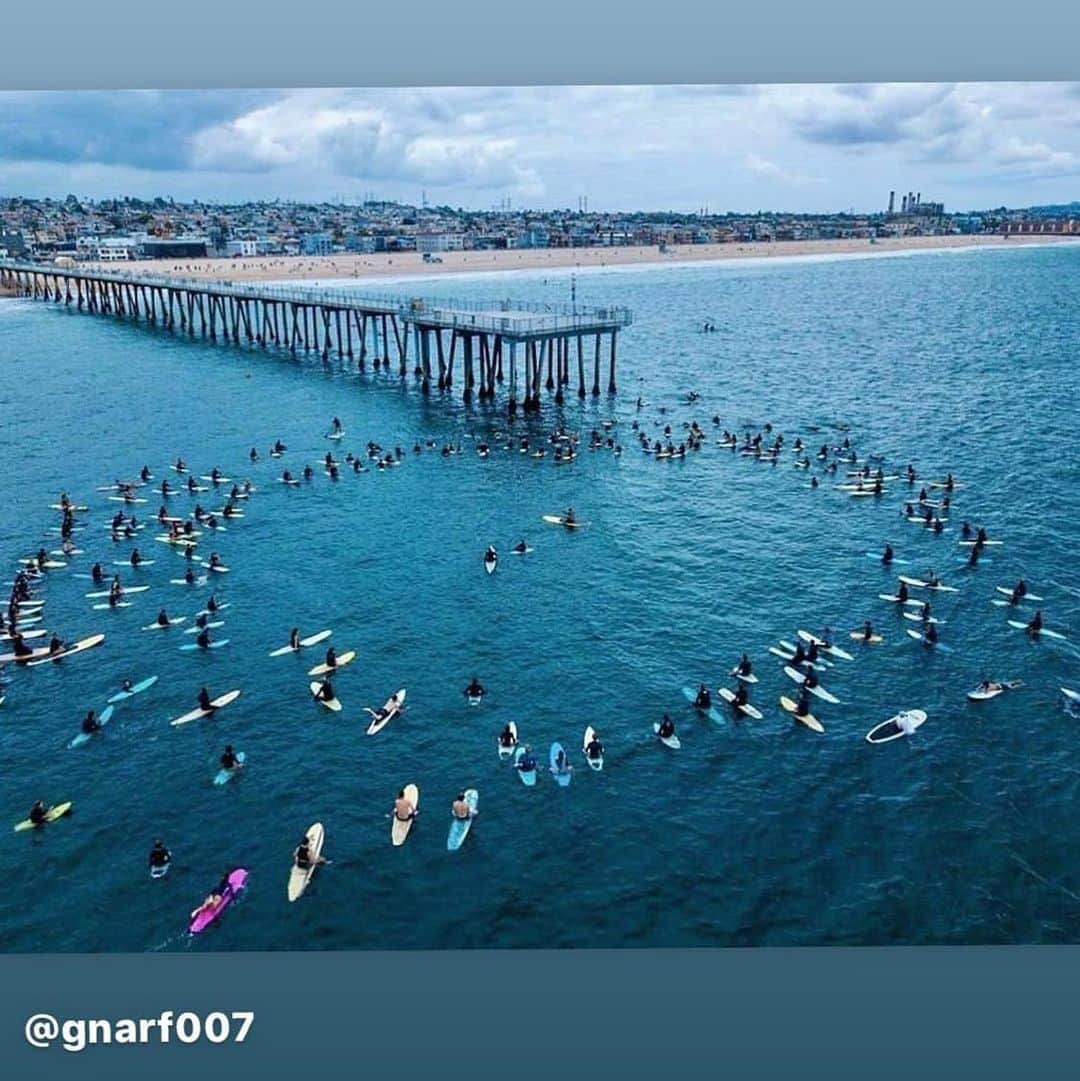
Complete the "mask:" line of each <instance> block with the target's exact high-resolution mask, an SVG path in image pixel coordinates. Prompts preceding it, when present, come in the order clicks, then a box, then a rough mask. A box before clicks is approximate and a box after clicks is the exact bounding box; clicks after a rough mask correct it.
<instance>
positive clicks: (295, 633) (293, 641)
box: [289, 627, 300, 649]
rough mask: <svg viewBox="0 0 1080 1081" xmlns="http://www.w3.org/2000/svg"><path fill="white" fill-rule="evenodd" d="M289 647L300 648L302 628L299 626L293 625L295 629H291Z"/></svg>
mask: <svg viewBox="0 0 1080 1081" xmlns="http://www.w3.org/2000/svg"><path fill="white" fill-rule="evenodd" d="M289 648H290V649H299V648H300V628H299V627H293V629H292V630H291V631H289Z"/></svg>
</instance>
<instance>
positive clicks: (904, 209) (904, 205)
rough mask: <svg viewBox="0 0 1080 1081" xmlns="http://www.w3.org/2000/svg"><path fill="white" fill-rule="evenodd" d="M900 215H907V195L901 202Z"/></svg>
mask: <svg viewBox="0 0 1080 1081" xmlns="http://www.w3.org/2000/svg"><path fill="white" fill-rule="evenodd" d="M900 213H901V214H906V213H907V196H906V195H905V196H904V197H903V198H902V199H901V200H900Z"/></svg>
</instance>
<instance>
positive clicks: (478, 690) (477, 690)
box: [462, 676, 487, 698]
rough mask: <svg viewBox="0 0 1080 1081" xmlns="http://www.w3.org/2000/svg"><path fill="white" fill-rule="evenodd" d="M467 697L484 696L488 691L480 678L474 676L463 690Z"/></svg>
mask: <svg viewBox="0 0 1080 1081" xmlns="http://www.w3.org/2000/svg"><path fill="white" fill-rule="evenodd" d="M462 693H463V694H464V695H465V697H466V698H483V697H484V695H485V694H487V691H486V690H484V688H483V686H481V684H480V680H478V679H477V678H476V676H473V678H472V682H471V683H470V684H469V685H468V687H466V688H465V690H464V691H463V692H462Z"/></svg>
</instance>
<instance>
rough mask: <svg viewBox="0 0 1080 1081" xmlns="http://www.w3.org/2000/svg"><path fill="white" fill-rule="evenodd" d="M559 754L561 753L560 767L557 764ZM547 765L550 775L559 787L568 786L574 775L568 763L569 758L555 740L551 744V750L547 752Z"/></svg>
mask: <svg viewBox="0 0 1080 1081" xmlns="http://www.w3.org/2000/svg"><path fill="white" fill-rule="evenodd" d="M560 755H562V759H563V764H562V768H561V769H560V768H559V764H558V762H559V756H560ZM548 766H549V768H550V770H551V775H552V776H553V777H554V778H555V780H556V781H558V783H559V787H560V788H566V787H568V786H569V784H570V781H571V780H572V779H573V776H574V774H573V767H572V766H571V765H570V759H568V758H567V757H566V751H564V750H563V746H562V744H561V743H559V742H557V741H556V742H555V743H553V744H552V745H551V750H550V751H549V752H548Z"/></svg>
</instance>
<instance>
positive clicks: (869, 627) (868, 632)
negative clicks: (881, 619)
mask: <svg viewBox="0 0 1080 1081" xmlns="http://www.w3.org/2000/svg"><path fill="white" fill-rule="evenodd" d="M873 638H874V625H873V624H872V623H871V622H870V620H866V622H865V623H863V625H862V640H863V641H864V642H870V641H872V640H873Z"/></svg>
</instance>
